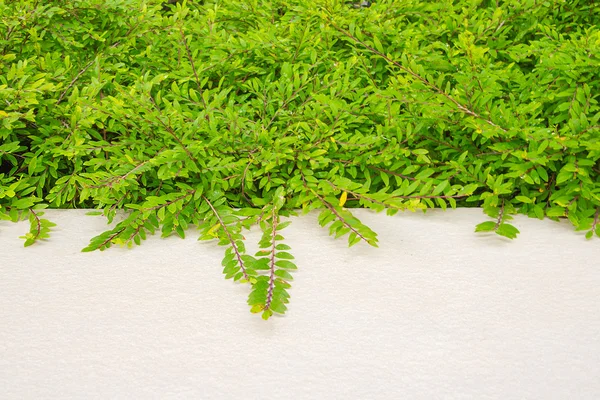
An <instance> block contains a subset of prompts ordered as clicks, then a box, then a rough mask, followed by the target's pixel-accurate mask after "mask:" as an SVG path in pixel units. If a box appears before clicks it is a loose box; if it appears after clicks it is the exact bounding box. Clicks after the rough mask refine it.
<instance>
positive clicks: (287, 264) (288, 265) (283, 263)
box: [275, 260, 298, 269]
mask: <svg viewBox="0 0 600 400" xmlns="http://www.w3.org/2000/svg"><path fill="white" fill-rule="evenodd" d="M275 265H276V266H278V267H279V268H284V269H298V267H296V264H294V263H292V262H291V261H287V260H278V261H275Z"/></svg>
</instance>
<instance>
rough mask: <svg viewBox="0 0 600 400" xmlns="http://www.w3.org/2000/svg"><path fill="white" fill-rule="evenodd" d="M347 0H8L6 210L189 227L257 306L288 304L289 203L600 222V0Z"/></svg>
mask: <svg viewBox="0 0 600 400" xmlns="http://www.w3.org/2000/svg"><path fill="white" fill-rule="evenodd" d="M355 3H356V4H358V3H357V2H355ZM355 3H352V4H346V2H345V1H343V0H339V1H338V0H314V1H306V0H273V1H260V2H259V1H257V0H227V1H214V0H213V1H209V0H207V1H205V2H198V1H196V2H194V1H192V2H188V3H185V2H184V3H183V4H176V5H169V6H166V5H163V4H161V1H158V0H153V1H151V0H149V1H139V0H69V1H37V0H19V1H0V19H1V23H0V52H1V53H0V102H1V105H0V118H2V120H1V122H0V161H1V163H2V164H1V166H0V168H1V169H0V218H2V219H9V220H13V221H18V220H20V219H23V218H29V220H30V222H31V229H30V232H29V234H28V235H27V236H26V237H25V239H26V242H25V245H29V244H32V243H34V242H35V241H36V240H39V239H43V238H46V237H47V236H48V232H49V228H50V227H51V226H52V223H50V222H49V221H47V220H45V219H43V218H42V216H43V212H42V210H43V209H44V208H47V207H51V208H97V209H100V210H101V211H99V213H102V214H104V215H105V216H106V217H107V219H108V221H109V222H112V221H113V219H114V217H115V216H116V212H117V210H119V209H128V210H129V212H128V214H127V215H126V217H125V218H124V219H122V220H120V221H118V223H116V224H115V225H114V227H113V228H112V229H110V230H108V231H107V232H105V233H102V234H101V235H99V236H98V237H95V238H93V239H92V240H91V242H90V244H89V246H88V247H86V248H85V249H84V250H85V251H91V250H96V249H99V250H103V249H106V248H108V247H110V246H111V245H112V244H121V245H131V244H132V243H135V244H140V242H141V241H142V240H144V239H145V238H146V235H147V234H154V233H155V232H157V231H159V232H161V233H162V235H163V236H168V235H171V234H176V235H179V236H181V237H185V235H186V230H187V228H188V226H190V225H194V226H195V227H196V228H197V229H198V230H199V231H200V239H202V240H205V239H217V240H218V241H219V244H221V245H224V246H227V249H226V251H225V257H224V259H223V266H224V271H223V272H224V273H225V274H226V278H233V279H234V280H236V281H242V282H246V283H249V284H250V285H251V293H250V296H249V300H248V303H249V305H250V306H251V307H252V308H251V310H252V311H253V312H262V315H263V318H268V317H270V316H271V315H272V314H273V312H275V313H283V312H285V311H286V304H287V303H288V299H289V294H288V293H287V289H288V288H289V286H290V285H289V281H290V280H291V279H292V276H291V275H290V271H292V270H294V269H296V266H295V265H294V263H293V262H292V261H290V260H293V256H292V255H291V254H290V253H289V252H287V250H289V246H287V245H285V244H284V243H283V242H282V241H283V240H284V238H283V237H282V236H281V230H282V229H283V228H284V227H285V226H286V225H287V224H289V221H286V222H282V221H280V217H285V216H289V215H291V214H293V213H294V211H293V210H296V209H302V210H303V211H305V212H306V211H309V210H312V209H320V210H321V213H320V216H319V223H320V224H321V225H322V226H329V230H330V233H331V234H332V235H335V236H336V237H339V236H343V235H348V241H349V244H350V245H353V244H355V243H357V242H360V241H364V242H366V243H368V244H371V245H374V246H375V245H376V244H377V235H376V234H375V233H374V232H373V231H371V230H370V229H369V228H368V227H367V226H365V225H363V224H362V223H361V222H360V221H359V220H358V219H357V218H355V217H354V216H353V215H352V213H351V209H352V208H356V207H365V208H370V209H373V210H375V211H383V210H387V212H388V214H390V215H392V214H394V213H396V212H397V211H398V210H405V209H408V210H413V211H414V210H417V209H426V208H431V207H442V208H444V209H445V208H446V207H448V206H450V207H483V210H484V212H485V213H486V214H487V215H488V216H489V217H491V218H492V219H491V220H490V221H488V222H482V223H481V224H479V225H478V226H477V228H476V230H478V231H494V232H496V233H497V234H499V235H503V236H506V237H510V238H514V237H516V235H517V233H518V230H517V229H516V228H515V227H514V226H513V225H511V224H509V223H508V222H507V221H509V220H510V219H511V215H514V214H515V213H523V214H526V215H528V216H530V217H536V218H539V219H543V218H545V217H549V218H553V219H558V218H564V217H566V218H568V219H569V220H570V221H571V222H572V224H573V225H574V226H575V227H576V229H577V230H580V231H586V237H588V238H591V237H592V236H593V235H594V233H595V234H596V235H598V236H600V216H599V213H600V182H599V179H598V177H599V176H600V161H599V160H600V122H599V121H600V106H599V105H598V97H599V95H600V27H599V25H600V6H599V5H598V4H597V3H596V2H595V1H584V0H571V1H558V0H547V1H542V0H507V1H502V0H497V1H492V0H434V1H431V0H427V1H424V0H402V1H398V0H380V1H377V2H374V3H373V4H372V5H371V7H368V8H367V7H360V6H357V5H356V4H355ZM115 222H117V221H115ZM256 224H259V225H260V227H261V229H262V231H263V238H262V239H261V241H260V243H259V246H260V248H261V249H262V250H261V251H259V252H258V253H256V254H255V255H254V256H251V255H248V254H246V250H245V245H244V237H243V235H242V230H243V228H249V227H251V226H252V225H256Z"/></svg>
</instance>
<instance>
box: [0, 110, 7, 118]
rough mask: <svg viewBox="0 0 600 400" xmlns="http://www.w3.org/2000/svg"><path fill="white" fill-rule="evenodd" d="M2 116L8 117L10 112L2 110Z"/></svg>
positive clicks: (0, 114) (0, 115)
mask: <svg viewBox="0 0 600 400" xmlns="http://www.w3.org/2000/svg"><path fill="white" fill-rule="evenodd" d="M0 117H2V118H6V117H8V113H7V112H6V111H0Z"/></svg>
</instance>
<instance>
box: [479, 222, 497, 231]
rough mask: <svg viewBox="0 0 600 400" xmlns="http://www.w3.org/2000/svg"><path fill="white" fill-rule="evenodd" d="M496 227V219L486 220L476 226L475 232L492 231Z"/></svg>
mask: <svg viewBox="0 0 600 400" xmlns="http://www.w3.org/2000/svg"><path fill="white" fill-rule="evenodd" d="M495 228H496V222H494V221H486V222H482V223H480V224H478V225H477V226H476V227H475V232H491V231H494V230H495Z"/></svg>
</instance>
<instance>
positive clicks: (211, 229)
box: [206, 223, 221, 236]
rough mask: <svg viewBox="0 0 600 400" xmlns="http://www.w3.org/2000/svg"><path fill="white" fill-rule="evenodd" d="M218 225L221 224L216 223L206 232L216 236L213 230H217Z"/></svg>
mask: <svg viewBox="0 0 600 400" xmlns="http://www.w3.org/2000/svg"><path fill="white" fill-rule="evenodd" d="M220 226H221V224H219V223H216V224H214V225H213V226H212V228H210V229H209V230H208V232H206V233H207V234H209V235H213V236H217V234H216V233H215V232H216V231H217V229H219V227H220Z"/></svg>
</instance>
